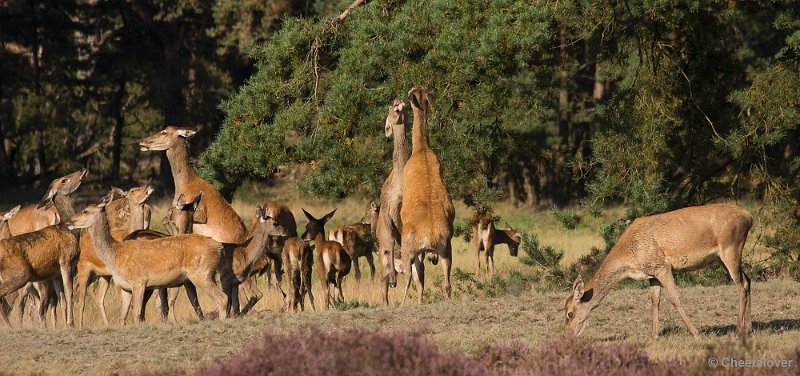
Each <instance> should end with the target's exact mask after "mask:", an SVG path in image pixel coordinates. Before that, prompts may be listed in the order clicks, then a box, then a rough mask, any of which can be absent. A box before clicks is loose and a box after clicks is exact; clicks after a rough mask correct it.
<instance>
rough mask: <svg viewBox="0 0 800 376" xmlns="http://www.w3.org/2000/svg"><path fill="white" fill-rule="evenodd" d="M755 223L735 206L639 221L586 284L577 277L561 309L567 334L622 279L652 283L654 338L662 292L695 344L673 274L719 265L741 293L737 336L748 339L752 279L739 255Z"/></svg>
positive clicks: (688, 210)
mask: <svg viewBox="0 0 800 376" xmlns="http://www.w3.org/2000/svg"><path fill="white" fill-rule="evenodd" d="M752 226H753V217H752V215H750V213H748V212H747V211H746V210H744V209H741V208H739V207H737V206H734V205H728V204H711V205H703V206H693V207H688V208H684V209H679V210H675V211H671V212H667V213H662V214H656V215H652V216H648V217H642V218H637V219H636V220H634V221H633V223H631V224H630V226H629V227H628V229H626V230H625V232H624V233H623V234H622V236H621V237H620V238H619V241H617V244H615V245H614V247H613V248H612V249H611V251H609V253H608V256H606V258H605V260H603V263H602V264H600V267H599V268H598V269H597V272H595V274H594V275H593V276H592V278H591V279H589V280H588V281H587V282H586V283H584V282H583V279H582V278H581V277H580V276H578V278H577V279H576V280H575V282H574V283H573V285H572V295H571V296H570V297H569V298H568V299H567V301H566V303H565V305H564V315H565V316H566V326H565V334H567V335H576V336H577V335H580V334H581V332H582V331H583V329H584V327H585V325H586V320H587V319H588V318H589V314H590V313H591V312H592V310H594V309H595V308H597V306H598V305H599V304H600V302H601V301H602V300H603V298H605V296H606V295H607V294H608V292H609V291H610V290H611V288H612V287H613V286H614V285H616V284H617V283H618V282H619V281H621V280H623V279H625V278H632V279H636V280H645V279H647V280H649V281H650V298H651V302H652V335H653V337H657V336H658V334H659V329H658V306H659V301H660V294H661V287H664V288H665V289H666V290H667V296H668V297H669V300H670V302H671V303H672V305H673V306H674V307H675V309H676V310H677V311H678V314H679V315H680V316H681V318H682V319H683V322H684V323H685V324H686V327H687V328H688V329H689V332H690V333H691V334H692V336H694V337H695V338H699V332H698V331H697V328H695V326H694V325H693V324H692V323H691V321H689V317H688V316H687V315H686V312H685V311H684V309H683V305H682V304H681V302H680V300H679V298H678V291H677V288H676V287H675V280H674V278H673V276H672V273H673V271H684V270H697V269H701V268H704V267H706V266H708V265H709V264H711V263H713V262H714V261H720V262H722V264H723V265H724V266H725V268H726V269H727V270H728V273H729V274H730V276H731V279H733V282H734V283H735V284H736V285H737V286H738V287H739V320H738V322H737V331H738V333H739V334H740V335H746V334H747V333H749V332H750V330H751V328H752V320H751V318H750V278H749V277H748V276H747V275H746V274H745V273H744V271H743V270H742V249H743V248H744V244H745V241H746V240H747V233H748V232H749V231H750V228H751V227H752Z"/></svg>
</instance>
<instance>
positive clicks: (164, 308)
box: [157, 288, 169, 322]
mask: <svg viewBox="0 0 800 376" xmlns="http://www.w3.org/2000/svg"><path fill="white" fill-rule="evenodd" d="M157 302H158V308H159V311H160V312H161V321H163V322H167V320H168V319H169V293H168V292H167V289H166V288H160V289H158V300H157Z"/></svg>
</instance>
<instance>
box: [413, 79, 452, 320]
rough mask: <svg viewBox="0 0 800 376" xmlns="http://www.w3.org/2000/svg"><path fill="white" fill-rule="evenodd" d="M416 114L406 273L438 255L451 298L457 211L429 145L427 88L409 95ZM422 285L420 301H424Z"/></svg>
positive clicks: (415, 88) (428, 95)
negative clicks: (423, 257) (420, 260)
mask: <svg viewBox="0 0 800 376" xmlns="http://www.w3.org/2000/svg"><path fill="white" fill-rule="evenodd" d="M408 96H409V99H410V100H411V107H412V110H413V112H414V124H413V129H412V135H411V136H412V137H411V143H412V149H411V157H410V158H409V159H408V162H407V163H406V165H405V168H404V169H403V205H402V208H401V209H400V218H401V221H402V224H403V228H402V233H401V234H402V235H401V246H400V247H401V257H402V260H403V270H406V271H408V270H411V268H412V264H413V263H414V259H415V258H418V257H419V256H421V254H423V253H425V252H433V253H435V254H436V255H438V257H439V259H440V262H441V263H442V269H443V272H444V284H443V290H444V294H445V296H446V297H447V298H448V299H449V298H450V293H451V287H450V267H451V266H452V262H453V260H452V257H453V249H452V244H451V241H452V238H453V219H454V218H455V209H454V208H453V203H452V201H450V196H449V195H448V193H447V187H446V186H445V184H444V176H443V173H442V166H441V164H440V163H439V158H437V157H436V154H435V153H434V152H433V150H431V148H430V146H429V142H428V115H429V112H430V109H431V100H432V96H431V94H430V93H429V92H428V90H426V89H425V88H424V87H420V86H417V87H414V88H413V89H411V91H409V93H408ZM410 286H411V276H408V278H406V288H405V290H404V292H403V303H401V304H404V303H405V300H406V296H407V295H408V289H409V287H410ZM423 289H424V288H423V287H422V286H420V291H419V295H418V301H419V302H420V303H421V302H422V292H423Z"/></svg>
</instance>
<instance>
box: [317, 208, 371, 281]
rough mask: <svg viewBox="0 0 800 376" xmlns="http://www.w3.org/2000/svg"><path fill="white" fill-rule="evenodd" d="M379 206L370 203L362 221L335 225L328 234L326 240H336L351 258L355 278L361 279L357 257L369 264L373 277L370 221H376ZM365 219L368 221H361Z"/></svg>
mask: <svg viewBox="0 0 800 376" xmlns="http://www.w3.org/2000/svg"><path fill="white" fill-rule="evenodd" d="M379 212H380V211H379V207H378V205H377V204H375V203H374V202H373V203H371V204H370V208H369V211H367V213H366V214H365V215H364V217H363V218H361V221H362V223H354V224H350V225H342V226H337V227H335V228H334V229H333V230H331V232H330V234H328V240H330V241H335V242H338V243H339V244H341V245H342V247H344V250H345V251H346V252H347V254H348V255H350V259H351V260H353V268H354V269H355V273H356V280H361V269H360V268H359V265H358V258H359V257H364V258H366V259H367V264H369V271H370V279H375V262H374V261H373V260H372V252H373V251H374V250H375V236H374V233H373V232H372V228H373V227H374V226H373V225H372V223H377V217H378V213H379ZM364 221H367V222H369V223H363V222H364Z"/></svg>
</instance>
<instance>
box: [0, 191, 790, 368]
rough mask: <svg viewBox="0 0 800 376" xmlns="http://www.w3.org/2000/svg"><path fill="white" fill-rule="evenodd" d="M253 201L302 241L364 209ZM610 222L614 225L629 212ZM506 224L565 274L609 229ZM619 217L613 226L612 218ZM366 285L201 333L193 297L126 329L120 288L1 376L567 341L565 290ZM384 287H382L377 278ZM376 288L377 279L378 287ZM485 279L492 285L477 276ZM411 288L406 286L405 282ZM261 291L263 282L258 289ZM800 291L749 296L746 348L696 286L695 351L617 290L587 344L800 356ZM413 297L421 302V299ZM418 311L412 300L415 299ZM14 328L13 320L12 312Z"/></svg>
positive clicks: (21, 342) (432, 279)
mask: <svg viewBox="0 0 800 376" xmlns="http://www.w3.org/2000/svg"><path fill="white" fill-rule="evenodd" d="M248 192H251V193H249V194H247V195H245V194H240V195H238V196H237V199H236V200H234V205H233V206H234V208H235V209H236V210H237V211H238V212H239V213H240V214H241V215H242V216H243V218H244V219H245V223H249V222H250V220H249V218H250V216H251V215H252V213H253V210H254V208H255V202H256V201H261V200H264V199H273V200H277V201H281V202H283V203H285V204H287V206H289V207H290V209H291V210H292V211H293V212H294V213H295V215H296V219H297V222H298V225H299V227H300V229H299V230H300V231H301V232H302V228H303V227H304V225H305V223H306V220H305V218H304V217H303V215H302V212H301V210H300V208H301V207H304V208H306V210H308V211H309V212H311V213H312V214H315V215H321V214H323V213H326V212H328V211H330V210H333V209H334V208H338V211H337V214H336V216H334V219H333V220H332V222H331V223H330V224H329V225H328V228H332V226H335V225H337V224H340V223H353V222H357V221H358V220H359V219H360V218H361V216H362V215H363V212H364V210H365V209H366V208H367V207H368V203H369V200H368V199H362V200H358V199H348V200H344V201H339V202H333V201H329V200H317V199H305V200H304V199H302V197H300V196H299V195H298V194H297V193H295V192H294V191H293V190H291V189H286V188H283V189H267V190H262V191H258V190H256V189H254V188H253V187H250V189H248ZM166 208H167V200H160V201H159V202H156V205H155V213H154V215H153V219H154V220H153V227H154V228H156V229H160V228H161V225H160V223H158V222H159V219H160V218H161V216H163V214H164V212H165V210H166ZM614 210H617V211H616V212H612V213H611V214H609V215H607V218H613V217H615V216H617V215H619V214H621V210H622V209H614ZM456 211H457V212H456V214H457V221H461V222H466V221H467V219H468V218H469V216H470V214H471V213H470V212H469V211H468V210H467V208H466V207H465V206H464V205H463V204H461V203H458V204H457V206H456ZM496 212H497V214H499V215H500V216H501V217H502V218H503V220H506V221H508V222H509V223H510V224H511V225H512V226H514V227H515V228H517V229H520V230H526V231H531V232H535V233H537V234H538V235H539V238H540V240H541V241H542V242H543V243H545V244H551V245H554V246H555V247H557V248H560V249H563V250H564V251H565V252H566V253H565V260H564V263H565V264H567V263H569V262H572V261H574V260H575V259H577V258H578V257H579V256H580V255H582V254H584V253H587V252H588V251H589V249H590V248H591V247H593V246H598V247H599V246H602V245H603V242H602V239H601V238H600V236H599V235H597V229H598V228H599V226H600V225H602V224H603V223H604V222H605V221H607V220H608V219H606V218H599V219H592V218H589V219H584V222H583V223H582V224H581V225H580V226H579V227H578V229H576V230H570V231H567V230H564V229H563V228H562V227H561V225H560V224H559V223H558V222H557V221H556V220H555V219H553V218H552V217H551V216H550V215H548V214H547V213H546V212H539V211H532V210H530V209H520V208H514V207H511V206H510V205H505V204H500V205H498V207H497V208H496ZM612 214H613V215H612ZM453 249H454V253H455V254H454V268H458V269H461V270H462V271H465V272H469V273H474V272H475V260H474V256H473V255H472V253H471V252H470V251H469V245H468V244H467V243H466V242H465V241H464V240H463V239H460V238H459V239H454V247H453ZM495 257H496V260H495V262H496V269H497V270H498V271H499V274H501V275H503V276H506V277H507V276H508V274H509V273H510V272H512V271H518V272H521V273H523V274H525V273H530V271H531V270H530V269H528V267H526V266H524V265H522V264H520V263H519V262H518V261H517V259H515V258H513V257H510V256H509V255H508V252H506V250H505V247H502V246H501V247H500V249H499V251H498V252H497V254H496V256H495ZM361 269H362V275H363V278H364V279H363V280H362V281H361V282H356V281H355V280H354V279H353V277H352V276H351V277H349V279H348V280H347V281H346V283H345V289H344V295H345V299H346V300H347V301H349V302H354V301H355V302H358V303H359V304H361V305H367V306H368V307H371V308H357V309H351V310H346V311H335V310H334V311H323V312H305V313H300V314H283V313H279V310H280V307H281V303H282V302H281V301H280V300H279V299H278V293H277V291H276V290H274V289H267V288H266V287H265V288H263V289H262V290H263V291H264V293H265V298H264V299H262V301H261V302H259V304H258V305H257V306H256V307H255V313H253V314H251V315H249V316H247V317H244V318H240V319H235V320H227V321H224V322H223V321H216V320H213V321H205V322H197V321H196V319H194V314H193V311H192V309H191V308H190V306H189V304H188V301H187V299H186V298H185V294H183V293H181V297H180V298H179V300H178V307H177V311H178V312H177V315H178V319H179V323H178V324H165V323H160V322H159V318H158V315H157V314H156V312H155V307H154V306H155V304H153V303H150V304H149V306H148V311H147V317H148V320H147V323H146V324H143V325H135V326H128V327H120V326H118V323H119V322H120V315H119V308H118V307H119V298H118V296H117V293H116V291H115V289H114V288H112V289H111V290H110V291H109V295H108V297H107V298H106V307H107V312H108V313H109V319H110V320H111V321H112V323H113V326H112V327H110V328H104V327H102V324H101V323H100V320H99V314H98V311H97V308H96V306H95V303H94V300H93V296H91V295H92V292H93V287H90V289H89V292H90V296H89V299H87V300H88V301H87V310H86V320H85V322H86V323H87V324H86V328H85V329H82V330H76V329H70V330H67V329H60V328H59V329H56V330H52V329H40V328H39V327H38V326H39V325H38V324H35V323H34V321H33V320H30V319H26V320H24V322H23V323H21V324H19V323H16V322H15V321H12V323H14V324H15V325H16V326H15V329H13V330H11V331H5V332H0V373H2V372H3V371H13V372H14V373H20V374H107V373H110V372H119V371H122V372H123V373H137V370H139V371H141V370H142V369H149V370H161V371H164V370H166V369H169V368H195V367H197V366H198V365H200V364H203V363H207V362H209V361H211V360H213V359H214V358H217V357H223V358H224V357H227V356H230V355H231V354H234V353H236V352H238V351H240V350H241V349H242V348H244V347H246V346H248V345H249V344H250V343H251V342H253V341H254V340H256V339H258V338H259V337H260V335H261V333H262V332H264V331H270V332H279V333H287V332H292V331H298V330H299V331H304V330H307V329H308V328H311V327H317V328H322V329H328V328H330V329H333V328H350V327H357V328H382V329H384V330H390V331H401V332H411V331H414V332H418V331H420V330H422V331H423V332H424V333H425V335H427V336H428V337H430V338H431V339H432V340H434V341H435V342H436V343H438V344H440V345H442V346H444V347H446V348H451V349H455V350H459V351H465V352H475V351H477V350H478V349H480V348H481V347H482V346H484V345H486V344H490V343H493V342H495V341H509V340H519V341H522V342H524V343H528V344H535V343H538V342H540V341H543V340H547V339H550V338H552V337H554V336H558V335H560V333H561V331H562V330H563V317H562V315H563V312H562V309H563V302H564V299H565V298H566V291H563V292H562V291H556V292H547V293H539V292H535V289H534V291H531V290H526V291H524V292H523V293H522V294H521V295H519V296H513V295H510V294H507V295H502V296H500V297H498V298H483V297H477V296H475V295H472V294H467V293H459V290H458V288H457V287H458V283H462V284H463V283H470V282H468V281H467V282H464V281H462V282H456V286H455V287H456V289H455V291H456V292H455V295H454V299H453V300H452V301H440V300H441V299H440V297H441V291H440V289H439V286H440V283H441V268H439V267H438V266H430V265H428V268H427V271H426V276H427V284H426V296H425V300H426V302H428V304H423V305H421V306H419V305H416V304H411V305H409V306H407V307H402V308H400V307H396V306H392V307H389V308H385V307H380V301H381V287H380V285H379V283H378V282H377V280H376V281H370V280H369V271H368V267H367V265H366V262H365V261H364V260H363V259H362V261H361ZM376 277H377V276H376ZM314 279H315V280H314V286H313V291H314V293H315V297H316V301H317V303H318V307H322V306H323V304H322V299H321V298H322V290H321V288H320V287H319V282H318V281H317V280H316V275H315V276H314ZM376 279H377V278H376ZM477 279H478V280H485V277H483V276H481V275H478V276H477ZM402 281H403V279H402V278H401V282H402ZM261 285H262V286H263V281H262V282H261ZM798 287H800V285H798V284H797V283H794V282H790V281H780V280H778V281H770V282H766V283H755V284H754V285H753V319H754V321H755V323H754V329H755V332H754V334H753V336H752V338H751V340H750V341H749V342H748V343H747V344H742V343H740V342H739V341H738V340H737V339H736V338H735V337H734V336H733V334H732V332H733V326H732V325H733V323H734V322H735V317H736V312H737V305H738V299H737V292H736V289H735V288H734V287H733V286H731V285H727V286H721V287H690V288H685V289H681V290H680V292H681V298H682V301H683V303H684V306H685V307H686V309H687V311H688V313H689V315H690V316H691V317H692V318H693V320H694V322H695V324H696V325H697V326H698V327H699V328H701V330H702V331H704V332H705V336H704V338H703V339H702V340H700V341H694V340H692V339H691V336H690V335H689V334H688V333H687V332H686V330H685V328H684V326H683V323H682V322H681V320H680V319H679V318H678V316H677V314H676V313H675V311H674V309H673V308H672V307H671V306H670V305H669V303H668V301H667V300H666V299H662V305H661V323H662V327H663V328H666V329H665V335H664V336H662V338H660V339H658V340H652V339H650V338H649V337H648V333H649V325H650V324H649V316H648V315H649V297H648V294H647V290H645V289H624V290H616V291H613V292H612V293H611V294H610V295H609V296H608V297H607V298H606V300H605V301H604V302H603V304H602V305H601V306H600V307H599V308H598V309H597V310H596V311H595V312H594V314H593V317H592V319H591V320H590V324H589V327H588V328H587V330H586V332H585V336H587V337H590V338H594V339H596V340H598V341H600V342H603V343H619V342H628V343H634V344H637V345H641V346H642V347H643V348H644V349H645V350H646V351H647V352H648V353H650V354H651V355H652V356H654V357H656V358H661V359H664V358H675V357H677V358H679V359H681V360H682V361H684V362H700V361H704V359H705V358H707V357H708V356H709V354H711V355H717V356H724V355H736V354H739V355H741V354H746V355H747V356H750V357H752V358H755V357H759V356H762V357H764V356H769V357H773V358H774V357H781V356H783V355H784V354H787V353H789V352H790V351H793V350H795V349H796V348H797V344H798V343H800V320H797V319H796V318H797V312H800V292H798V291H800V289H798ZM414 293H415V292H414ZM400 294H401V290H400V289H395V290H392V291H391V293H390V300H391V301H392V302H393V305H394V304H397V302H399V300H400V298H401V297H400ZM410 298H411V301H414V299H413V298H414V295H412V296H410ZM201 304H202V305H203V307H205V308H206V309H207V310H210V309H211V307H213V304H210V301H209V299H208V298H207V297H206V296H204V295H203V294H202V292H201ZM12 317H14V318H16V312H12Z"/></svg>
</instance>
